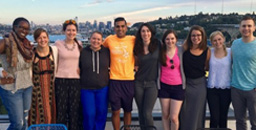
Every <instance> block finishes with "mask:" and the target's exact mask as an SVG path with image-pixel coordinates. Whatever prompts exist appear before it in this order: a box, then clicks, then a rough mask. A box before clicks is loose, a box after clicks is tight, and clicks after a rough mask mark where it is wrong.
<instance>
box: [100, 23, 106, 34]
mask: <svg viewBox="0 0 256 130" xmlns="http://www.w3.org/2000/svg"><path fill="white" fill-rule="evenodd" d="M104 29H105V24H104V23H103V22H99V30H100V31H101V32H103V31H104Z"/></svg>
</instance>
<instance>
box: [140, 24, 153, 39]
mask: <svg viewBox="0 0 256 130" xmlns="http://www.w3.org/2000/svg"><path fill="white" fill-rule="evenodd" d="M140 34H141V38H142V40H143V42H144V43H150V38H151V35H152V34H151V32H150V30H149V28H148V27H147V26H143V27H142V28H141V31H140Z"/></svg>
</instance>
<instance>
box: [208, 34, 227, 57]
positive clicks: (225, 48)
mask: <svg viewBox="0 0 256 130" xmlns="http://www.w3.org/2000/svg"><path fill="white" fill-rule="evenodd" d="M217 35H220V36H221V37H222V38H223V39H224V42H225V39H226V38H225V36H224V35H223V33H222V32H221V31H214V32H212V33H211V35H210V40H211V43H212V42H213V38H214V37H215V36H217ZM223 49H224V52H225V56H227V54H228V52H227V47H226V45H225V43H223Z"/></svg>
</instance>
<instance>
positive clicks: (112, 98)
mask: <svg viewBox="0 0 256 130" xmlns="http://www.w3.org/2000/svg"><path fill="white" fill-rule="evenodd" d="M133 97H134V81H133V80H110V81H109V102H110V105H111V109H112V111H117V110H119V109H120V108H123V110H124V111H125V112H131V111H132V102H133Z"/></svg>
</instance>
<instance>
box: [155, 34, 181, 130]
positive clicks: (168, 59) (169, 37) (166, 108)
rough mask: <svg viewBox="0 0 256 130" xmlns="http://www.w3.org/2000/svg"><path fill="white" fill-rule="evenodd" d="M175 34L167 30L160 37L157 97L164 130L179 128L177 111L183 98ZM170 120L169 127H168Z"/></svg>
mask: <svg viewBox="0 0 256 130" xmlns="http://www.w3.org/2000/svg"><path fill="white" fill-rule="evenodd" d="M177 40H178V39H177V34H176V33H175V32H174V31H173V30H167V31H166V32H165V33H164V35H163V38H162V42H163V47H162V50H161V56H160V62H161V75H160V81H161V88H160V90H159V94H158V97H159V98H160V102H161V107H162V121H163V127H164V130H178V129H179V118H178V117H179V112H180V108H181V105H182V102H183V99H184V92H185V91H184V89H185V76H184V73H183V66H182V53H183V51H182V47H178V46H177V45H176V44H177ZM170 122H171V127H170Z"/></svg>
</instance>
